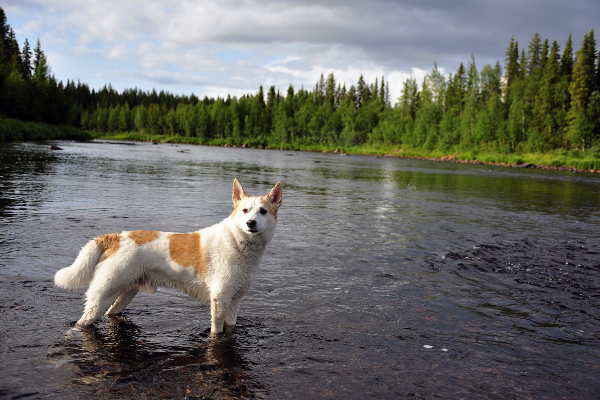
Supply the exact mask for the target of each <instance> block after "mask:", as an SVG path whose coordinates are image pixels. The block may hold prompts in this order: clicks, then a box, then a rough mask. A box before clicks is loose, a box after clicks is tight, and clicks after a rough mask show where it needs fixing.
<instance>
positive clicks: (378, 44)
mask: <svg viewBox="0 0 600 400" xmlns="http://www.w3.org/2000/svg"><path fill="white" fill-rule="evenodd" d="M2 7H3V8H4V9H5V11H6V12H7V16H8V19H9V23H10V24H11V25H12V26H13V27H15V28H16V29H15V30H16V31H17V36H18V38H19V39H20V41H21V42H22V40H24V37H29V39H30V42H32V43H33V42H34V41H35V37H40V38H41V39H42V46H43V48H44V49H46V50H47V53H48V54H52V55H58V54H59V55H60V57H61V59H60V62H58V63H57V61H58V60H54V59H53V58H50V60H49V61H50V64H51V65H52V66H53V71H54V72H55V74H56V75H57V77H58V78H59V79H63V80H66V79H77V78H80V77H89V79H90V80H91V81H90V82H89V83H90V84H91V85H92V86H95V87H98V86H102V85H103V84H104V83H107V82H111V83H112V84H113V86H114V87H116V88H118V89H123V88H127V87H134V86H137V87H141V88H145V89H151V88H152V87H153V86H156V87H157V88H160V89H164V90H168V91H172V92H175V93H180V92H178V91H183V92H184V93H188V94H189V93H192V92H195V93H196V94H197V95H200V96H202V95H203V94H205V93H219V94H220V95H221V96H222V97H224V96H226V94H227V93H232V94H233V93H240V91H243V92H244V93H246V91H247V90H253V91H256V90H257V88H258V86H259V85H261V84H262V85H263V86H264V87H268V86H270V85H276V86H277V88H278V89H280V90H282V91H284V90H285V89H286V88H287V86H288V85H289V84H290V83H291V84H293V85H294V87H297V88H298V87H300V86H301V85H303V84H304V86H305V87H307V88H312V87H313V85H314V83H315V82H316V81H317V79H318V78H319V76H320V74H321V73H324V74H325V75H327V74H328V73H330V72H332V71H333V72H334V74H335V76H336V77H337V80H338V81H339V82H345V83H346V85H347V86H349V85H351V84H355V83H356V81H357V79H358V77H359V76H360V75H361V74H363V75H364V76H365V79H367V81H374V79H375V77H380V76H382V75H383V76H386V79H387V80H388V81H389V83H390V89H391V92H392V93H391V94H392V98H396V97H398V95H399V89H400V88H401V84H402V82H403V81H404V80H405V79H406V77H408V76H409V75H412V76H414V77H416V78H417V81H418V82H419V83H421V82H422V78H423V76H424V74H425V71H429V70H431V68H432V67H433V63H434V62H437V64H438V66H439V67H440V68H441V69H443V70H444V71H445V72H450V71H455V70H456V69H457V68H458V65H459V64H460V62H467V60H468V59H469V58H470V55H471V54H473V55H474V56H475V58H476V61H477V65H478V67H479V68H481V67H483V66H484V65H485V64H487V63H490V64H493V63H495V62H496V61H499V60H500V61H501V62H502V60H503V58H504V52H505V51H506V47H507V45H508V42H509V40H510V37H511V36H514V37H515V39H516V40H518V41H519V44H520V47H521V48H524V47H526V45H527V42H528V41H529V40H530V38H531V37H532V36H533V34H534V33H536V32H539V33H540V35H541V36H542V37H543V38H546V37H547V38H549V39H550V41H552V40H557V41H558V43H559V44H560V45H561V47H564V43H565V41H566V40H567V37H568V35H569V33H572V34H573V39H574V45H575V47H576V48H578V46H579V45H580V43H581V40H582V38H583V34H584V33H585V32H587V31H589V30H590V29H592V28H595V29H596V30H598V29H599V28H600V26H598V18H597V16H598V15H600V2H598V1H597V0H572V1H569V2H560V1H556V2H548V1H541V0H529V1H523V0H505V1H502V2H489V1H476V0H455V1H452V2H448V1H442V0H430V1H426V2H423V1H417V0H406V1H393V0H372V1H357V0H346V1H341V0H330V1H313V0H295V1H291V0H282V1H271V0H223V1H202V2H197V1H191V0H173V1H170V2H164V1H162V0H161V1H159V0H146V1H141V0H135V1H128V0H120V1H116V0H102V1H101V0H90V1H86V2H81V1H77V0H27V1H21V0H19V1H15V0H8V1H5V2H4V5H3V6H2ZM98 76H99V77H100V78H98ZM102 79H104V80H105V81H102ZM219 90H224V92H222V93H221V92H218V91H219Z"/></svg>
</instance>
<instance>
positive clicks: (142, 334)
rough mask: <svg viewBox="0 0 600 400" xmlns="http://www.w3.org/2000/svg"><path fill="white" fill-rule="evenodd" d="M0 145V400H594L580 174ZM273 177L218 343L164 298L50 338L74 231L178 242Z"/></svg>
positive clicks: (599, 331) (69, 297) (76, 311)
mask: <svg viewBox="0 0 600 400" xmlns="http://www.w3.org/2000/svg"><path fill="white" fill-rule="evenodd" d="M54 144H56V145H58V146H60V147H61V148H63V149H64V150H63V151H50V150H48V149H47V146H48V143H2V144H0V278H2V279H1V281H0V308H1V312H0V315H1V317H0V318H1V323H0V338H2V340H0V397H6V398H15V397H19V396H21V398H25V397H30V398H40V397H58V398H81V397H83V396H93V397H97V398H127V397H133V398H173V397H185V396H188V397H189V398H193V397H200V398H202V397H210V398H238V397H252V396H254V397H258V398H263V397H264V398H305V397H306V396H312V397H314V398H322V397H333V398H339V397H342V396H343V397H344V398H357V399H358V398H365V397H373V398H397V397H417V398H435V397H442V398H459V397H465V398H507V397H510V398H559V397H560V398H562V397H563V396H564V397H567V398H597V396H598V393H600V349H599V347H598V346H599V345H600V245H599V244H598V239H599V233H600V229H599V228H600V177H598V176H597V175H594V174H588V173H580V174H573V173H570V172H561V171H543V170H522V169H511V168H501V167H490V166H481V165H465V164H446V163H435V162H429V161H417V160H402V159H390V158H384V159H376V158H373V157H365V156H339V155H334V154H320V153H303V152H285V151H273V150H255V149H231V148H218V147H204V146H183V145H179V146H175V145H170V144H159V145H152V144H146V143H137V144H133V145H125V144H114V143H108V142H91V143H77V142H66V141H65V142H55V143H54ZM234 178H238V179H239V180H240V181H241V182H242V184H243V185H244V188H245V189H246V191H247V192H248V193H250V194H253V195H264V194H266V193H267V192H268V191H269V190H270V188H271V187H272V186H273V185H274V184H275V183H277V182H278V181H281V182H282V185H283V206H282V207H281V209H280V212H279V225H278V227H277V232H276V235H275V238H274V239H273V241H272V242H271V244H270V245H269V248H268V249H267V251H266V253H265V256H264V258H263V262H262V265H261V267H260V269H259V273H258V276H257V280H256V282H255V284H254V286H253V288H252V289H251V291H250V292H249V293H248V294H247V296H246V298H245V299H244V300H243V302H242V306H241V310H240V320H239V325H238V327H237V329H236V332H235V333H234V334H232V335H223V336H221V337H219V338H218V339H210V337H209V330H210V310H209V308H208V307H207V306H205V305H201V304H199V303H197V302H195V301H193V300H191V299H190V298H188V297H187V296H185V295H183V294H180V293H178V292H175V291H171V290H159V292H158V293H157V294H155V295H147V294H140V295H138V296H137V297H136V298H135V299H134V301H133V302H132V303H131V305H130V306H129V307H128V308H127V310H126V312H125V313H123V314H122V315H119V316H117V317H112V318H110V319H108V318H105V317H104V318H102V319H100V320H99V321H98V322H96V323H95V325H94V326H93V327H92V328H90V329H86V330H83V331H73V330H71V326H72V324H73V323H74V321H76V320H77V319H78V318H79V317H80V314H81V312H82V310H83V293H81V292H74V293H73V292H65V291H61V290H59V289H57V288H54V286H53V283H52V277H53V275H54V273H55V272H56V271H57V270H58V269H60V268H62V267H64V266H67V265H69V264H70V263H71V262H72V261H73V259H74V258H75V256H76V255H77V252H78V251H79V249H80V248H81V247H82V246H83V245H84V244H85V243H86V242H87V241H88V240H90V239H92V238H94V237H95V236H98V235H101V234H105V233H110V232H120V231H122V230H135V229H146V230H164V231H177V232H190V231H194V230H197V229H200V228H203V227H206V226H209V225H211V224H214V223H217V222H219V221H220V220H222V219H223V218H225V217H226V216H228V215H229V214H230V213H231V210H232V204H231V187H232V183H233V179H234Z"/></svg>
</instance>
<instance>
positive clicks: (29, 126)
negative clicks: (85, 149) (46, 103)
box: [0, 117, 92, 142]
mask: <svg viewBox="0 0 600 400" xmlns="http://www.w3.org/2000/svg"><path fill="white" fill-rule="evenodd" d="M91 138H92V137H91V135H90V134H89V133H87V132H85V131H83V130H81V129H79V128H75V127H73V126H69V125H50V124H45V123H42V122H25V121H20V120H18V119H11V118H3V117H0V142H4V141H18V140H59V139H60V140H64V139H67V140H89V139H91Z"/></svg>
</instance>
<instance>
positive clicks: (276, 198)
mask: <svg viewBox="0 0 600 400" xmlns="http://www.w3.org/2000/svg"><path fill="white" fill-rule="evenodd" d="M282 195H283V193H282V192H281V182H277V185H275V186H273V189H271V191H270V192H269V194H268V195H267V196H266V197H267V199H269V201H271V203H272V204H273V205H274V206H275V208H279V207H281V198H282Z"/></svg>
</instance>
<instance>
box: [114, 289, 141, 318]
mask: <svg viewBox="0 0 600 400" xmlns="http://www.w3.org/2000/svg"><path fill="white" fill-rule="evenodd" d="M137 293H138V287H137V286H135V287H132V288H130V289H127V290H126V291H124V292H122V293H121V294H120V295H119V297H117V300H116V301H115V302H114V303H113V305H112V306H110V308H109V309H108V311H107V312H106V315H114V314H118V313H120V312H121V311H123V310H124V309H125V307H127V305H128V304H129V302H131V300H133V298H134V297H135V295H136V294H137Z"/></svg>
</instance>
